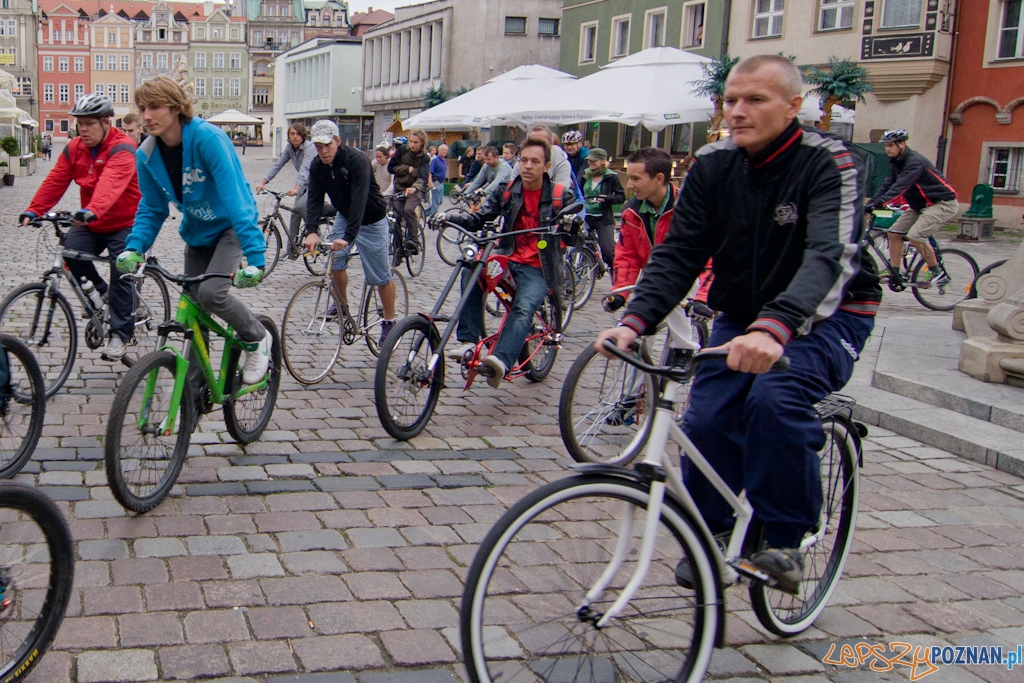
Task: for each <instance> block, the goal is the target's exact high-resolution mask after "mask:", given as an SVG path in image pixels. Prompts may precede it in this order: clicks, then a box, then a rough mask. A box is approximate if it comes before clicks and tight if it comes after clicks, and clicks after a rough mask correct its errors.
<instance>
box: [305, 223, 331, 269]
mask: <svg viewBox="0 0 1024 683" xmlns="http://www.w3.org/2000/svg"><path fill="white" fill-rule="evenodd" d="M324 227H325V225H324V224H323V223H321V224H320V225H318V226H317V235H319V236H320V241H323V239H324V234H325V232H326V231H325V230H324ZM329 258H331V254H321V253H320V252H319V251H314V252H313V253H312V254H311V253H309V252H308V251H306V252H304V253H303V254H302V264H303V265H304V266H306V270H308V271H309V274H310V275H315V276H316V277H323V276H324V274H325V273H326V272H327V259H329Z"/></svg>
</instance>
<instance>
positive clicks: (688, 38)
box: [680, 2, 708, 48]
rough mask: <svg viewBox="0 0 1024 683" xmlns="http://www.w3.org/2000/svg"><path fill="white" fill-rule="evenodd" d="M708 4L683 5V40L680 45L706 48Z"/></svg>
mask: <svg viewBox="0 0 1024 683" xmlns="http://www.w3.org/2000/svg"><path fill="white" fill-rule="evenodd" d="M707 8H708V5H707V3H706V2H692V3H689V4H686V5H683V39H682V41H680V45H681V46H682V47H684V48H687V47H697V48H699V47H704V17H705V16H706V15H707Z"/></svg>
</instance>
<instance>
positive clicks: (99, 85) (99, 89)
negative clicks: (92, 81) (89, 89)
mask: <svg viewBox="0 0 1024 683" xmlns="http://www.w3.org/2000/svg"><path fill="white" fill-rule="evenodd" d="M93 89H94V90H95V91H96V94H97V95H102V94H103V93H104V92H106V90H105V89H104V87H103V84H102V83H97V84H96V87H95V88H93Z"/></svg>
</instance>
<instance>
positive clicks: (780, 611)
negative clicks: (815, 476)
mask: <svg viewBox="0 0 1024 683" xmlns="http://www.w3.org/2000/svg"><path fill="white" fill-rule="evenodd" d="M823 427H824V429H825V446H824V448H823V449H822V451H821V486H822V492H823V502H822V524H824V525H825V529H826V533H825V534H824V535H823V536H822V538H821V540H820V541H818V543H815V544H814V545H812V546H810V547H809V548H808V549H807V551H806V552H805V553H804V582H803V585H802V586H801V589H800V595H790V594H789V593H784V592H782V591H780V590H778V589H775V588H769V587H768V586H767V585H765V584H763V583H760V582H755V583H752V584H751V585H750V602H751V604H752V605H753V608H754V614H756V615H757V619H758V621H760V622H761V624H762V625H763V626H764V627H765V628H766V629H768V630H769V631H771V632H772V633H774V634H776V635H779V636H783V637H790V636H795V635H797V634H798V633H802V632H803V631H805V630H807V629H808V628H809V627H810V626H811V624H813V623H814V620H815V619H817V618H818V615H820V614H821V612H822V610H824V609H825V607H826V605H827V604H828V600H829V598H830V597H831V596H832V593H833V592H834V591H835V588H836V585H838V583H839V579H840V577H841V576H842V573H843V567H844V566H845V565H846V560H847V558H848V557H849V555H850V549H851V548H852V547H853V534H854V532H855V530H856V528H857V504H858V500H859V498H860V478H859V468H858V464H859V463H858V457H857V452H856V447H855V446H854V436H852V434H851V432H852V431H853V429H854V427H853V425H852V423H850V422H848V421H846V420H844V419H837V418H834V417H833V418H828V419H826V420H824V422H823ZM819 528H820V527H819ZM754 543H755V545H754V547H755V548H760V547H762V546H763V545H764V543H763V532H762V531H761V530H758V531H757V532H754Z"/></svg>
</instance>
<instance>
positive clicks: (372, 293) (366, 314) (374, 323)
mask: <svg viewBox="0 0 1024 683" xmlns="http://www.w3.org/2000/svg"><path fill="white" fill-rule="evenodd" d="M391 281H392V282H394V283H395V320H396V321H398V320H402V319H403V318H405V317H406V316H407V315H409V288H408V287H406V285H405V278H404V277H402V274H401V273H400V272H398V271H397V270H392V271H391ZM361 315H362V319H361V320H360V321H359V325H360V326H361V327H362V330H363V333H364V336H365V337H366V346H368V347H369V349H370V353H372V354H373V356H374V357H375V358H376V357H377V356H379V355H380V336H379V335H378V334H377V329H376V328H378V327H380V324H381V323H382V322H384V304H383V303H382V302H381V300H380V292H379V291H378V290H377V288H376V287H369V288H368V289H367V294H366V296H365V297H364V298H363V310H362V312H361ZM395 324H396V325H397V324H398V323H397V322H396V323H395ZM392 329H394V328H392Z"/></svg>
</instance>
